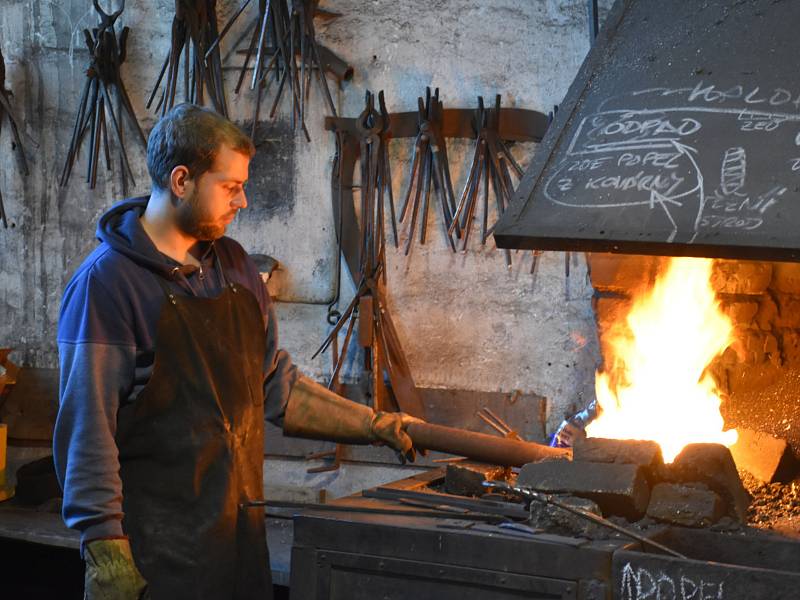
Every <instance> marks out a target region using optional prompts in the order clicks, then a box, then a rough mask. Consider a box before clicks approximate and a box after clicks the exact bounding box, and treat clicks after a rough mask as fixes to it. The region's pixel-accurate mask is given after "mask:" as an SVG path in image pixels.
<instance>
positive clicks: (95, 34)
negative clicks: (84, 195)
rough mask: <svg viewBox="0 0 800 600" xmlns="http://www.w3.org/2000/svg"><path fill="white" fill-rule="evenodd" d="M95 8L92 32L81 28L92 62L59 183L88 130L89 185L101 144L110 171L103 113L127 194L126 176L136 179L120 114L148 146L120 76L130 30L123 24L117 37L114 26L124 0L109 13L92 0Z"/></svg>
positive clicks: (66, 175)
mask: <svg viewBox="0 0 800 600" xmlns="http://www.w3.org/2000/svg"><path fill="white" fill-rule="evenodd" d="M94 8H95V10H96V11H97V14H98V16H99V20H100V23H99V25H98V26H97V27H95V28H93V29H92V30H91V31H89V30H88V29H84V30H83V36H84V39H85V41H86V47H87V48H88V49H89V54H90V55H91V57H92V62H91V63H90V65H89V67H88V68H87V69H86V82H85V83H84V86H83V92H82V94H81V99H80V101H79V103H78V112H77V115H76V117H75V125H74V127H73V130H72V139H71V141H70V145H69V150H68V151H67V159H66V161H65V163H64V168H63V170H62V171H61V179H60V184H61V185H62V186H65V185H67V183H68V182H69V178H70V175H71V173H72V167H73V166H74V164H75V159H76V157H77V154H78V152H79V150H80V147H81V144H82V143H83V139H84V137H86V134H87V133H88V134H89V160H88V163H87V171H86V181H87V182H89V187H90V188H92V189H94V187H95V185H96V184H97V165H98V160H99V158H100V148H101V146H102V148H103V151H104V155H105V162H106V170H111V151H110V148H109V142H108V125H107V123H106V116H108V117H109V118H110V119H109V120H110V121H111V126H112V127H113V129H114V133H115V135H116V141H117V146H118V152H119V162H120V166H121V171H122V189H123V193H125V194H127V189H128V177H130V181H131V183H133V185H136V182H135V181H134V177H133V170H132V169H131V165H130V161H129V160H128V153H127V152H126V150H125V142H124V137H123V127H122V125H123V123H122V120H121V117H122V116H123V115H125V116H126V117H127V119H128V121H129V123H130V124H131V125H132V127H133V131H134V133H135V134H136V137H137V139H138V140H139V142H140V143H141V145H142V147H143V148H146V147H147V142H146V140H145V136H144V132H143V131H142V128H141V127H140V126H139V122H138V121H137V119H136V114H135V113H134V111H133V104H132V103H131V100H130V97H129V96H128V92H127V90H126V89H125V85H124V83H123V81H122V77H121V75H120V65H122V63H123V62H125V57H126V53H127V41H128V34H129V33H130V29H129V28H128V27H124V28H123V29H122V32H121V33H120V35H119V38H117V33H116V30H115V28H114V26H115V23H116V21H117V19H118V18H119V16H120V15H121V14H122V11H123V10H124V9H125V2H124V0H123V1H122V3H121V5H120V8H119V10H116V11H114V12H113V13H110V14H109V13H106V12H105V11H104V10H103V9H102V8H101V7H100V4H99V2H98V0H94ZM112 91H114V92H115V93H116V110H115V109H114V103H113V102H112V96H111V92H112Z"/></svg>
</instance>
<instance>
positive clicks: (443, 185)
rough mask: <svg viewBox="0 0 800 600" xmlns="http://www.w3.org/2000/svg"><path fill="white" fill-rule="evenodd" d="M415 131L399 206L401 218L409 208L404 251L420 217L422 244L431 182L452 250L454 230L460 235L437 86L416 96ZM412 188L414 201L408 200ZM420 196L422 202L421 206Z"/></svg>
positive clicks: (454, 247)
mask: <svg viewBox="0 0 800 600" xmlns="http://www.w3.org/2000/svg"><path fill="white" fill-rule="evenodd" d="M417 104H418V107H417V119H418V131H417V137H416V139H415V140H414V154H413V157H412V159H411V174H410V176H409V180H408V187H407V188H406V195H405V198H404V200H403V206H402V208H401V209H400V221H401V222H403V220H404V219H405V218H406V216H407V215H408V214H409V210H410V215H411V216H410V222H409V224H408V237H407V240H406V246H405V250H404V252H405V254H406V255H408V252H409V250H410V249H411V243H412V241H413V239H414V229H415V228H416V224H417V218H418V217H419V220H420V225H419V243H420V244H424V243H425V240H426V237H427V229H428V209H429V206H430V203H429V200H430V194H431V184H432V185H433V188H434V191H435V193H436V195H437V196H438V198H439V204H440V207H441V210H442V219H443V222H444V235H445V239H446V240H447V243H448V245H449V246H450V249H451V250H452V251H453V252H455V251H456V246H455V242H454V241H453V237H452V234H453V231H455V235H456V237H458V236H459V235H460V228H459V226H458V223H456V222H455V221H454V218H453V213H454V212H455V195H454V194H453V184H452V181H451V178H450V166H449V163H448V161H447V144H446V142H445V138H444V136H443V135H442V114H443V107H442V103H441V102H440V101H439V88H436V91H435V92H434V93H433V95H431V89H430V88H426V89H425V100H424V101H423V99H422V98H418V99H417ZM412 192H413V198H414V199H413V202H412V201H411V197H412ZM420 198H421V199H422V206H421V207H420Z"/></svg>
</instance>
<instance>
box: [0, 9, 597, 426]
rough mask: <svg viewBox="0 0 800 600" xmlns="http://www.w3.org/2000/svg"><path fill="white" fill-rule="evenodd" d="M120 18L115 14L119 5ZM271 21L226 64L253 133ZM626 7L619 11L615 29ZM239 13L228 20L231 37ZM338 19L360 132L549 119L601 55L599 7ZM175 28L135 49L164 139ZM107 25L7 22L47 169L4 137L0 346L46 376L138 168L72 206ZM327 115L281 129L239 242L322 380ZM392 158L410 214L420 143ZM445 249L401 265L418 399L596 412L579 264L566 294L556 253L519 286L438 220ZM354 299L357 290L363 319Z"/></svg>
mask: <svg viewBox="0 0 800 600" xmlns="http://www.w3.org/2000/svg"><path fill="white" fill-rule="evenodd" d="M102 4H103V6H106V7H108V8H110V3H109V2H108V0H105V1H103V2H102ZM251 4H252V6H250V7H249V8H248V9H247V10H246V11H245V13H244V15H243V17H242V19H240V22H239V23H238V24H237V26H236V27H235V28H234V29H233V30H232V31H231V33H230V34H228V37H227V38H226V39H225V40H224V41H223V44H222V49H223V55H224V56H226V57H227V60H226V63H225V64H226V65H227V66H228V67H229V68H227V69H226V93H227V95H228V98H229V109H230V112H231V116H232V118H234V119H235V120H237V121H240V122H244V121H247V120H249V119H250V118H251V114H252V107H253V100H252V94H251V93H250V92H249V90H245V91H244V92H243V93H242V94H240V95H239V96H238V97H236V96H234V94H233V87H234V85H235V80H236V76H237V75H238V70H237V69H235V68H234V67H235V66H236V65H239V64H241V61H242V57H241V55H240V54H236V52H235V50H236V48H235V47H234V45H233V43H234V41H235V40H236V39H237V38H239V37H240V36H241V34H242V33H243V28H244V27H245V26H246V24H247V22H248V21H250V20H252V19H254V18H255V16H254V10H255V5H256V4H257V3H251ZM609 4H610V0H605V1H604V2H601V7H602V9H603V10H602V12H601V14H605V10H606V9H607V8H608V5H609ZM113 5H114V6H115V7H116V6H117V1H116V0H115V1H114V3H113ZM238 5H239V2H238V0H219V13H220V21H221V22H224V21H225V20H226V19H227V16H229V15H230V14H231V13H232V12H233V11H234V10H235V9H236V7H237V6H238ZM322 6H323V7H324V8H328V9H330V10H334V11H336V12H338V13H341V14H342V16H341V17H340V18H338V19H335V20H332V21H324V22H323V21H319V20H318V21H317V32H318V39H319V41H320V42H321V43H323V44H325V45H327V46H328V47H329V48H331V49H332V50H333V51H335V52H336V53H337V54H339V55H340V56H341V57H342V58H343V59H345V60H346V61H347V62H349V63H350V64H351V65H352V66H353V67H354V68H355V76H354V78H353V80H352V81H350V82H347V83H345V84H344V86H343V87H342V88H341V89H338V90H337V89H334V92H333V93H334V101H335V103H336V106H337V111H338V112H339V114H341V115H344V116H355V115H356V114H358V113H359V112H360V111H361V109H362V106H363V97H364V91H365V90H366V89H370V90H373V91H374V92H377V91H378V90H384V92H385V94H386V98H387V104H388V107H389V110H390V111H393V112H401V111H407V110H413V109H414V107H415V106H416V100H417V97H418V96H420V95H423V94H424V92H425V87H426V86H432V87H439V88H440V94H441V97H442V100H443V102H444V104H445V107H454V108H455V107H473V106H476V98H477V96H478V95H483V96H484V98H487V99H491V98H494V95H495V94H497V93H500V94H502V97H503V105H504V106H516V107H521V108H529V109H535V110H540V111H542V112H547V111H548V110H551V109H552V107H553V105H554V104H557V103H559V102H560V101H561V100H562V98H563V96H564V94H565V93H566V91H567V88H568V86H569V84H570V82H571V81H572V79H573V77H574V76H575V74H576V73H577V70H578V68H579V66H580V64H581V62H582V60H583V58H584V56H585V54H586V52H587V50H588V46H589V44H588V35H587V24H586V3H585V2H584V1H583V0H526V1H520V0H497V1H493V2H489V3H487V2H479V1H478V0H438V1H435V0H434V1H429V2H415V1H413V0H394V1H386V0H374V1H373V0H370V1H358V0H337V1H336V2H333V1H327V2H322ZM173 9H174V2H171V1H170V0H157V1H154V2H132V1H130V0H129V1H128V3H127V6H126V9H125V12H124V13H123V15H122V17H121V19H120V24H121V25H127V26H129V27H131V29H132V32H131V35H130V42H129V50H128V59H127V62H126V64H125V65H123V70H122V74H123V78H124V81H125V83H126V86H127V88H128V91H129V93H130V95H131V97H132V101H133V104H134V108H135V110H136V114H137V116H138V118H139V120H140V123H141V124H142V126H143V128H144V129H145V131H146V132H147V131H149V129H150V128H151V127H152V125H153V124H154V122H155V115H154V113H153V112H152V111H148V110H147V109H146V108H145V102H146V99H147V96H148V94H149V93H150V91H151V89H152V86H153V84H154V82H155V78H156V76H157V74H158V70H159V68H160V66H161V63H162V61H163V59H164V56H165V55H166V51H167V48H168V44H169V30H170V26H171V20H172V14H173ZM94 23H95V16H94V11H93V9H92V8H91V2H90V0H63V1H54V0H2V4H1V5H0V44H2V50H3V53H4V54H5V57H6V63H7V70H8V73H7V87H10V88H11V89H12V90H13V91H14V93H15V96H14V101H15V106H16V108H17V112H18V113H19V116H20V118H21V119H22V121H23V123H24V124H23V127H22V129H23V131H24V134H25V136H26V137H25V144H26V150H27V153H28V154H27V155H28V158H29V161H30V163H31V174H30V176H28V177H27V178H23V177H22V176H21V174H20V173H19V170H18V169H17V164H16V156H15V154H16V152H18V150H12V145H11V138H10V135H9V133H10V132H9V131H8V127H4V128H3V131H2V133H1V134H0V190H2V193H3V197H4V199H5V203H6V211H7V213H8V214H9V220H10V224H11V227H10V228H9V229H7V230H3V229H0V345H2V346H6V345H9V346H13V347H15V348H16V352H15V353H14V354H13V355H12V357H13V358H14V359H15V360H16V361H18V362H20V363H23V364H26V365H31V366H41V367H53V366H56V364H57V353H56V347H55V331H56V323H57V318H58V306H59V301H60V297H61V293H62V291H63V288H64V285H65V284H66V282H67V281H68V279H69V276H70V274H71V273H72V272H73V271H74V269H75V268H76V267H77V266H78V264H80V261H81V260H82V259H83V257H84V256H85V255H86V254H87V253H88V252H89V251H90V250H91V249H92V248H93V247H94V245H95V243H96V242H95V241H94V235H93V232H94V227H95V223H96V221H97V218H98V217H99V216H100V214H102V212H103V211H104V210H105V209H106V208H107V207H108V206H109V205H110V204H111V203H112V202H113V201H114V200H115V199H119V198H121V197H122V196H123V191H122V189H121V185H120V178H119V166H118V165H116V166H115V169H114V170H113V172H112V173H110V174H106V173H105V172H104V171H103V169H102V167H101V170H100V175H99V178H98V185H97V188H96V189H95V190H89V189H88V185H87V184H86V183H85V181H84V180H83V174H84V172H85V164H86V163H85V152H84V153H83V155H82V157H81V160H80V161H79V162H78V164H77V165H76V167H75V171H74V173H73V176H72V179H71V181H70V183H69V185H68V186H67V187H65V188H60V187H59V186H58V177H59V175H60V172H61V168H62V165H63V161H64V158H65V156H66V151H67V146H68V144H69V139H70V135H71V132H72V126H73V119H74V115H75V110H76V106H77V102H78V98H79V95H80V91H81V88H82V86H83V83H84V70H85V67H86V65H87V62H88V52H87V50H86V49H85V48H84V47H83V36H82V33H81V30H82V29H83V28H84V27H89V26H93V25H94ZM333 88H335V85H334V86H333ZM265 112H266V109H265V110H264V113H265ZM264 113H262V114H264ZM323 114H324V107H323V105H322V102H321V95H320V93H319V90H318V89H316V88H315V89H313V90H312V93H311V104H310V108H309V117H308V119H307V125H308V129H309V133H310V135H311V138H312V142H311V143H306V142H305V141H304V140H303V139H302V136H300V135H298V136H294V135H293V134H292V133H291V130H290V128H289V126H288V117H289V110H288V102H284V103H283V105H282V109H281V111H280V116H279V118H278V120H277V122H276V123H274V124H269V123H265V124H264V125H263V127H262V134H261V136H260V138H261V139H262V140H263V141H262V142H261V143H260V144H259V155H258V156H257V158H256V159H255V161H254V163H253V168H252V169H251V180H252V182H253V183H252V184H251V185H250V189H249V190H248V195H249V197H250V201H251V206H250V208H249V209H248V210H247V211H244V212H243V213H242V214H241V215H240V217H239V218H238V219H237V221H236V222H235V223H234V225H233V226H232V227H231V230H230V232H229V233H230V235H232V236H233V237H235V238H236V239H238V240H239V241H240V242H241V243H242V244H243V245H244V247H245V248H246V249H247V250H248V251H249V252H251V253H262V254H269V255H271V256H274V257H275V258H277V259H278V260H279V261H280V262H281V263H282V271H281V273H280V277H278V278H277V279H276V280H275V281H274V282H273V287H272V291H273V292H274V294H275V295H276V296H277V298H278V300H280V301H281V302H280V303H279V317H280V321H281V322H280V326H281V330H282V339H283V344H284V346H285V347H286V348H287V349H288V350H290V352H291V353H292V354H293V356H294V358H295V361H296V362H297V363H298V364H299V365H300V366H301V368H303V369H304V370H305V371H306V372H307V373H309V374H310V375H312V376H317V377H321V376H323V375H324V373H326V372H327V369H328V366H329V359H328V358H327V357H322V358H318V359H316V360H315V361H312V360H311V355H312V353H313V351H314V349H315V348H316V346H317V345H318V343H319V342H320V341H321V339H322V338H323V337H324V336H325V334H326V330H327V328H328V325H327V324H326V322H325V315H326V303H327V302H328V301H329V300H330V299H331V298H332V296H333V290H334V281H335V269H336V264H337V261H336V256H335V254H336V247H335V239H334V230H333V222H332V221H333V220H332V214H331V208H330V184H329V178H330V169H331V164H332V156H333V151H334V140H333V136H332V135H331V134H329V133H327V132H325V131H324V129H323V126H322V115H323ZM34 140H35V141H36V142H37V143H38V147H36V146H34V143H33V141H34ZM392 143H393V148H392V154H393V161H394V163H393V167H394V176H395V181H394V185H395V187H394V189H395V196H402V193H403V192H404V190H405V186H406V184H407V181H406V176H405V173H406V172H407V170H408V165H407V163H408V160H407V159H408V157H409V153H410V148H411V142H410V141H409V140H396V141H394V142H392ZM127 147H128V149H129V153H130V156H131V160H132V164H133V169H134V173H135V175H136V186H134V188H133V190H131V193H130V195H144V194H146V193H148V184H149V181H148V177H147V175H146V168H145V163H144V151H143V150H142V149H141V148H140V147H138V146H137V145H136V144H135V142H134V140H133V139H131V138H130V136H129V137H128V141H127ZM535 151H536V145H535V144H530V145H518V146H517V147H516V148H515V149H514V153H515V155H516V156H517V158H518V159H519V160H520V161H521V162H522V163H523V166H524V165H526V164H527V163H528V162H529V161H530V158H531V157H532V155H533V153H534V152H535ZM470 155H471V144H470V143H468V142H466V141H463V142H454V143H453V144H452V146H451V148H450V159H451V166H452V174H453V178H454V184H455V187H456V193H458V192H459V191H460V189H461V187H462V186H463V183H464V180H465V177H466V170H467V164H468V160H469V157H470ZM404 161H405V162H404ZM404 166H405V168H404ZM429 232H430V234H431V235H430V239H429V242H428V243H427V244H426V245H425V246H419V245H418V244H415V245H414V247H413V250H412V252H411V255H410V256H409V257H404V256H403V254H402V251H395V250H394V249H393V248H392V249H391V250H390V251H389V253H388V257H387V258H388V267H389V268H388V277H389V297H390V303H391V309H392V311H393V313H394V315H395V317H394V320H395V324H396V325H397V327H398V330H399V333H400V336H401V339H402V342H403V345H404V348H405V350H406V352H407V355H408V359H409V361H410V364H411V368H412V372H413V373H414V377H415V379H416V381H417V384H418V385H420V386H425V387H450V388H457V389H469V390H481V391H511V390H514V389H520V390H522V391H524V392H526V393H534V394H539V395H541V396H544V397H546V398H547V399H548V400H549V406H550V410H549V414H550V417H549V422H550V426H551V427H552V426H553V425H555V424H556V423H557V422H558V421H559V420H560V419H561V417H562V416H563V415H564V413H565V412H569V411H571V410H572V409H573V408H574V407H575V406H579V405H582V404H584V403H585V402H586V401H587V399H588V398H590V397H591V395H592V387H593V372H594V368H595V366H596V364H597V363H598V361H599V352H598V345H597V340H596V333H595V324H594V319H593V314H592V308H591V295H592V288H591V285H590V283H589V282H588V279H587V277H586V265H585V261H584V259H583V257H582V256H576V257H573V259H577V260H573V262H572V264H571V268H570V276H569V278H566V277H565V265H564V261H565V257H564V255H563V254H560V253H545V254H544V255H543V256H542V257H541V259H540V261H539V265H538V269H537V272H536V274H535V276H532V275H531V274H530V273H529V270H530V265H531V262H530V261H531V258H530V255H529V254H527V255H526V254H523V253H520V254H519V255H514V256H513V263H514V264H513V267H512V269H510V270H508V269H506V268H505V265H504V261H503V257H502V254H501V253H500V252H498V251H496V250H495V249H494V247H493V245H491V244H489V245H487V246H486V247H485V248H484V249H478V247H477V246H476V245H473V246H472V248H471V249H470V250H469V251H468V252H467V253H466V254H462V253H458V254H455V255H454V254H452V253H451V252H450V251H449V249H447V248H446V247H445V245H444V241H443V238H442V235H441V223H440V221H439V219H438V217H437V215H435V214H434V211H431V216H430V223H429ZM349 293H350V290H348V289H347V288H345V289H344V290H343V296H342V298H343V302H347V301H348V299H349V298H348V294H349Z"/></svg>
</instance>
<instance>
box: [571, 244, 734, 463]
mask: <svg viewBox="0 0 800 600" xmlns="http://www.w3.org/2000/svg"><path fill="white" fill-rule="evenodd" d="M711 265H712V261H711V260H710V259H700V258H673V259H672V260H671V262H670V264H669V268H668V270H667V272H666V273H665V274H664V275H662V276H661V277H659V278H658V280H657V281H656V283H655V285H654V286H653V289H652V290H650V291H649V292H648V293H646V294H644V295H643V296H642V297H640V298H638V299H636V300H635V301H634V304H633V307H632V308H631V310H630V312H629V313H628V316H627V319H626V324H627V328H626V327H619V328H618V331H610V332H609V337H610V339H609V344H608V347H609V348H610V349H611V351H612V356H611V357H606V360H605V364H606V365H607V366H609V367H610V368H608V370H607V371H606V372H602V373H601V372H599V371H598V373H597V376H596V381H595V388H596V393H597V400H598V402H599V404H600V406H601V407H602V409H603V410H602V413H601V415H600V416H599V417H598V418H597V420H595V421H594V422H592V423H591V424H590V425H589V426H588V427H587V429H586V432H587V435H589V436H592V437H605V438H616V439H638V440H655V441H656V442H658V443H659V444H660V445H661V450H662V452H663V454H664V460H665V461H667V462H672V460H673V459H674V458H675V457H676V456H677V455H678V453H679V452H680V451H681V449H682V448H683V447H684V446H685V445H686V444H689V443H693V442H713V443H720V444H724V445H726V446H730V445H731V444H733V443H735V442H736V439H737V437H738V434H737V433H736V430H735V429H732V430H728V431H723V427H724V423H723V420H722V415H720V412H719V406H720V398H719V396H718V395H717V390H716V386H715V384H714V381H713V380H712V378H711V377H710V375H708V374H707V373H704V371H705V368H706V366H707V365H708V364H709V363H710V362H711V360H713V358H714V357H715V356H717V355H718V354H719V353H721V352H722V351H724V350H725V348H727V347H728V345H729V344H730V343H731V342H732V341H733V339H732V332H733V325H732V324H731V321H730V319H729V318H728V317H727V316H726V315H724V314H723V313H722V312H721V311H720V309H719V301H718V300H717V298H716V295H715V293H714V290H713V289H712V288H711V284H710V276H711Z"/></svg>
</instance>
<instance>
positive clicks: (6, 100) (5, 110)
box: [0, 51, 29, 228]
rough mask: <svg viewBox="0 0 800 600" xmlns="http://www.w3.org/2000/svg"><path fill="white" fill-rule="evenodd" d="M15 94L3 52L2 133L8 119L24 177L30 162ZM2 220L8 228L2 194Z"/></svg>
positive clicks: (0, 75)
mask: <svg viewBox="0 0 800 600" xmlns="http://www.w3.org/2000/svg"><path fill="white" fill-rule="evenodd" d="M13 95H14V94H13V92H12V91H11V90H9V89H6V61H5V58H4V57H3V52H2V51H0V132H2V129H3V117H4V116H5V117H8V124H9V126H10V127H11V135H12V136H13V137H14V144H15V145H16V147H17V149H18V151H19V154H18V155H17V157H18V158H17V160H18V163H19V166H20V168H21V169H22V174H23V175H26V176H27V175H28V173H29V171H28V161H27V160H26V159H25V148H24V147H23V146H22V139H21V138H20V135H19V120H18V119H17V116H16V114H15V112H14V109H13V107H12V106H11V96H13ZM0 220H1V221H2V222H3V227H5V228H8V218H7V216H6V209H5V206H3V195H2V193H0Z"/></svg>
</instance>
